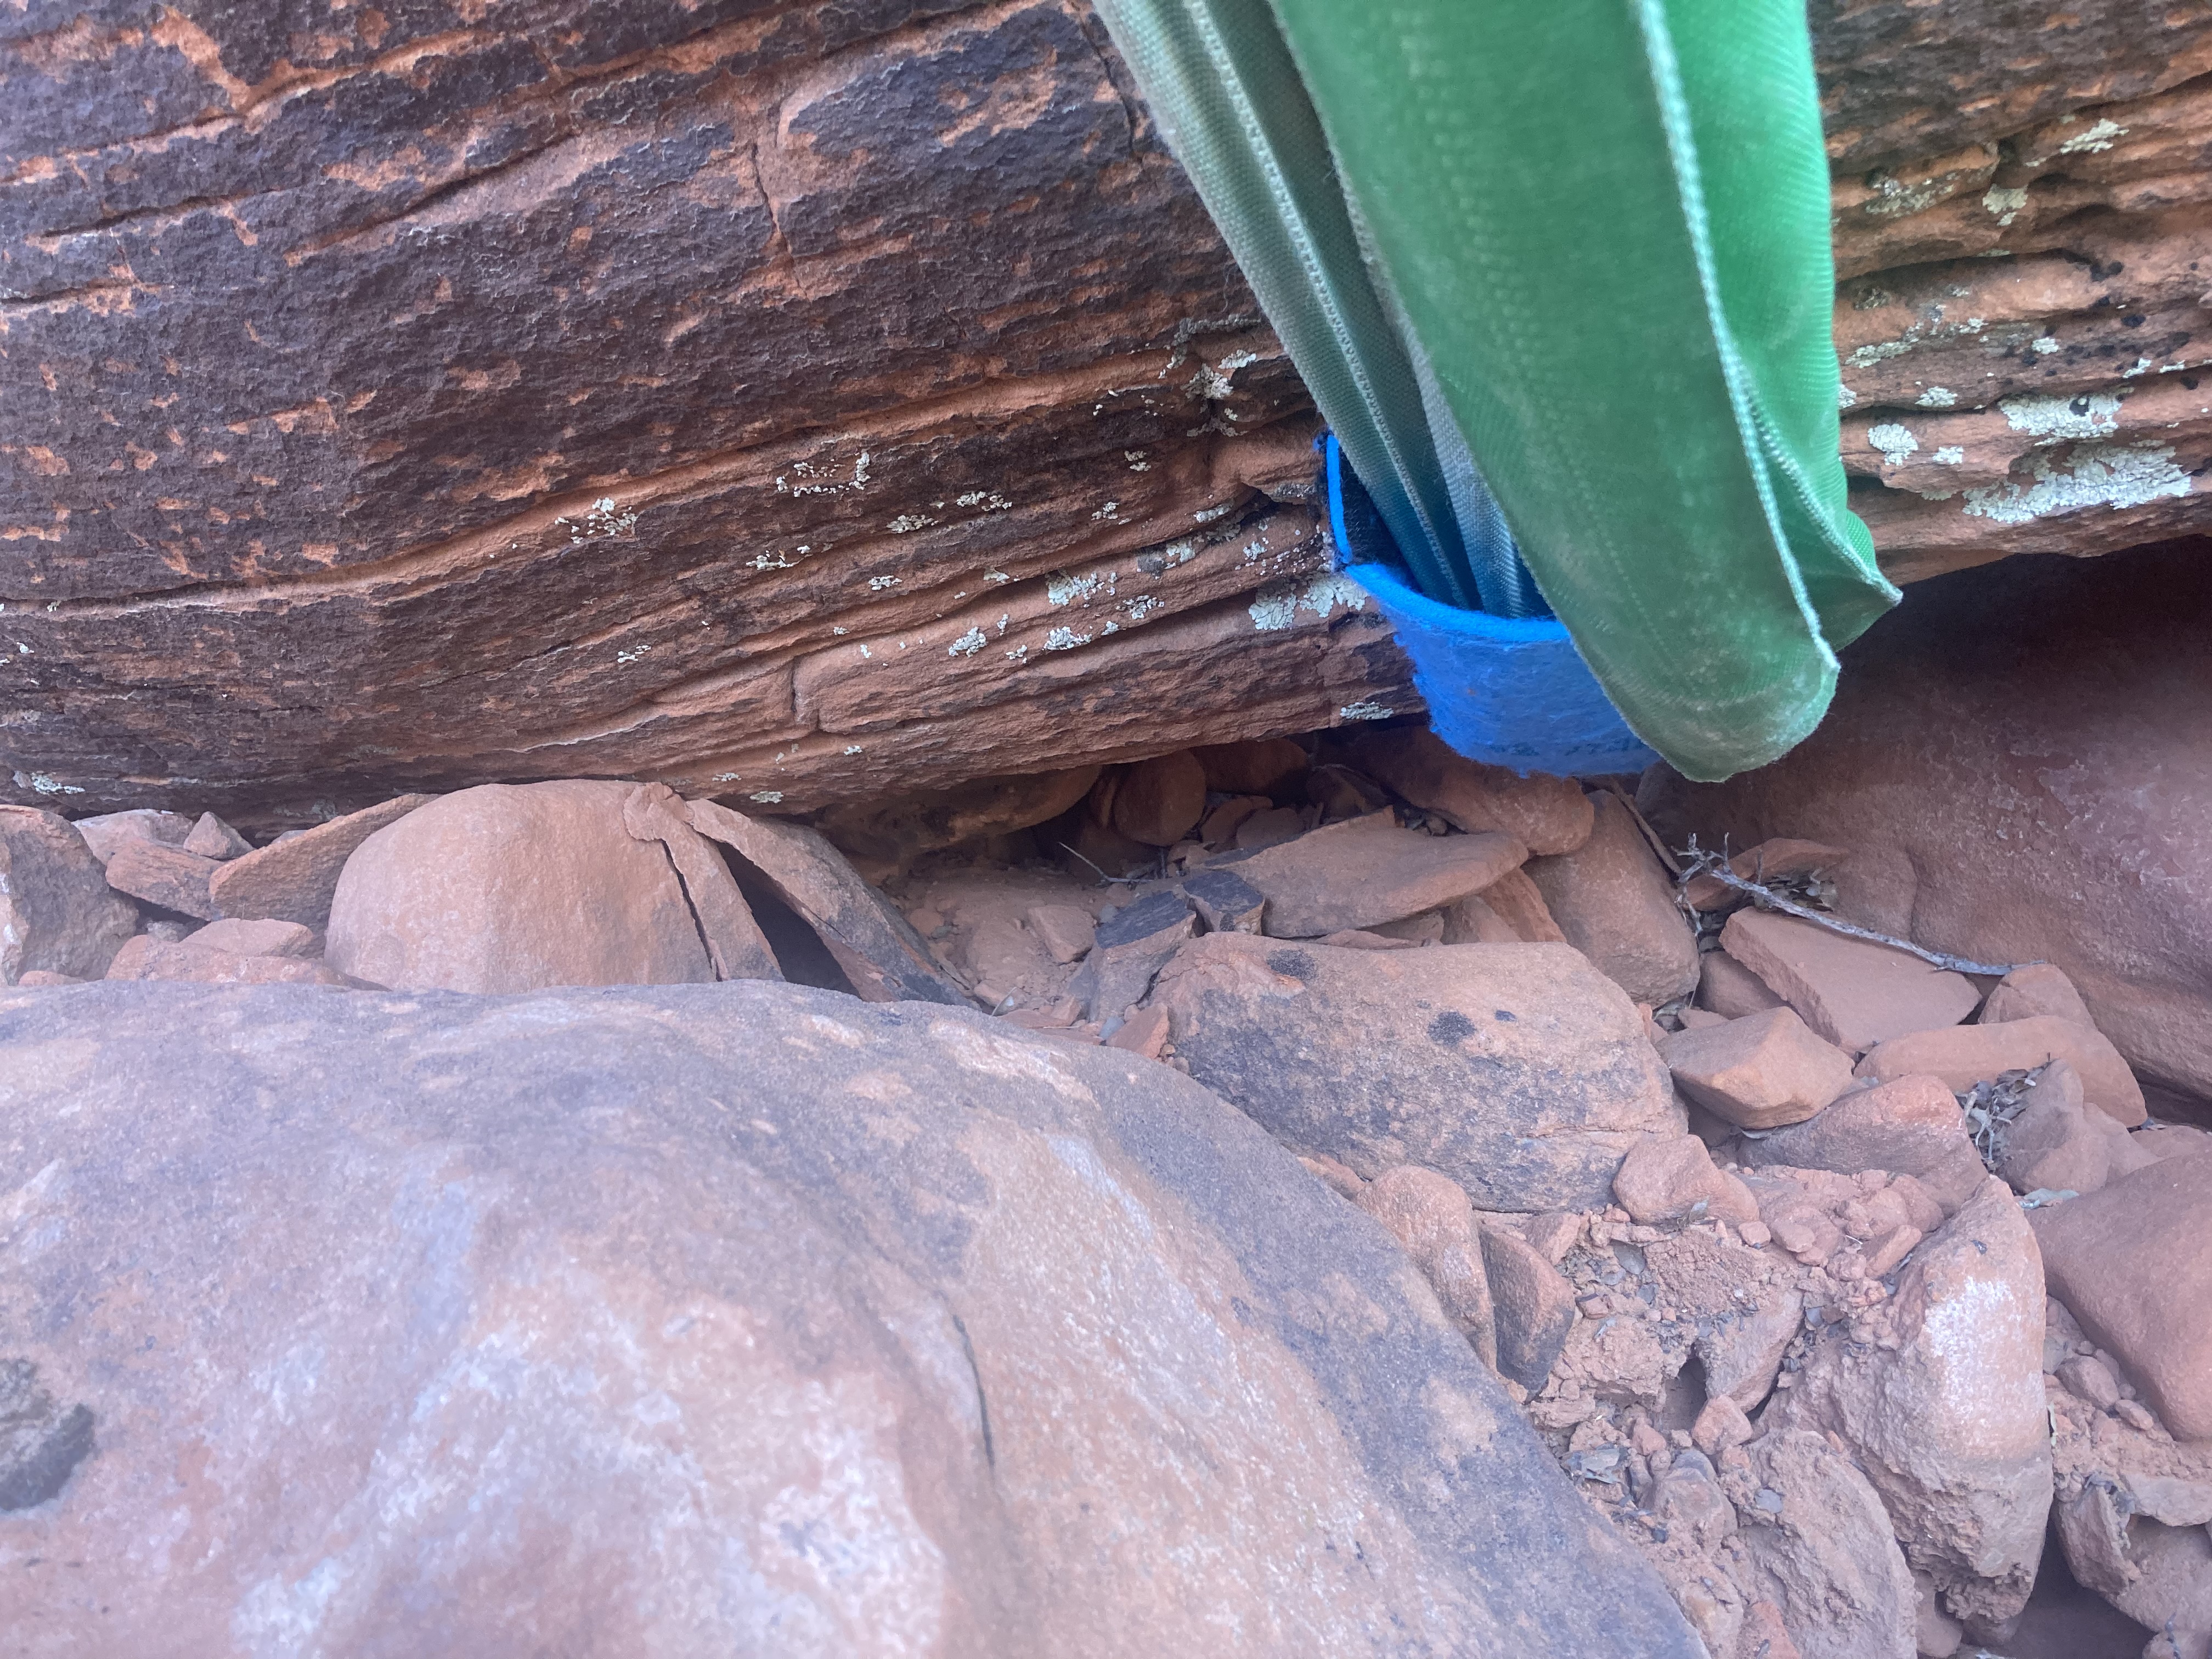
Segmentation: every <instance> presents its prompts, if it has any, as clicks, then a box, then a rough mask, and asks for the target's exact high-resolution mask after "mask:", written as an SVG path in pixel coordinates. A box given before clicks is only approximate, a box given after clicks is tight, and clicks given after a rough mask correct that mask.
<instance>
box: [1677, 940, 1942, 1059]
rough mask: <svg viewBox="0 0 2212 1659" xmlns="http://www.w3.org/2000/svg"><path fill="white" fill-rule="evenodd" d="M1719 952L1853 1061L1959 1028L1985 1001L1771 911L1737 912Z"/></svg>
mask: <svg viewBox="0 0 2212 1659" xmlns="http://www.w3.org/2000/svg"><path fill="white" fill-rule="evenodd" d="M1721 948H1722V949H1723V950H1725V951H1727V952H1728V953H1729V955H1730V956H1732V957H1735V959H1736V960H1737V961H1738V962H1740V963H1742V964H1743V965H1744V966H1745V967H1747V968H1748V969H1751V970H1752V972H1753V973H1754V974H1757V975H1759V978H1760V979H1762V980H1764V981H1765V982H1766V986H1767V988H1768V989H1769V990H1771V991H1772V992H1773V993H1774V994H1775V995H1777V996H1778V997H1780V998H1781V999H1782V1000H1784V1002H1786V1003H1788V1004H1789V1005H1790V1006H1791V1007H1792V1008H1795V1009H1796V1011H1797V1013H1798V1016H1799V1018H1802V1019H1803V1020H1804V1022H1805V1023H1806V1024H1808V1025H1809V1026H1811V1027H1812V1028H1813V1029H1814V1030H1815V1031H1817V1032H1818V1033H1819V1034H1820V1036H1823V1037H1825V1038H1826V1039H1827V1041H1829V1042H1832V1043H1834V1044H1835V1045H1836V1047H1838V1048H1847V1049H1849V1050H1850V1052H1851V1053H1852V1054H1864V1053H1865V1052H1866V1051H1867V1050H1868V1049H1869V1048H1873V1047H1874V1046H1875V1044H1876V1043H1878V1042H1887V1041H1888V1040H1889V1039H1890V1038H1892V1037H1895V1036H1905V1034H1906V1033H1907V1032H1911V1031H1926V1030H1935V1029H1936V1028H1938V1027H1941V1026H1946V1025H1956V1024H1958V1023H1959V1022H1960V1020H1962V1019H1964V1018H1966V1016H1967V1015H1968V1014H1971V1013H1972V1012H1974V1006H1975V1005H1976V1004H1977V1003H1978V1002H1980V1001H1981V1000H1982V996H1981V993H1980V992H1978V991H1977V990H1976V989H1975V988H1974V982H1973V981H1972V980H1970V979H1968V978H1967V977H1966V975H1964V974H1954V973H1950V972H1948V971H1947V970H1946V969H1941V968H1937V967H1934V966H1932V965H1931V964H1929V963H1925V962H1923V961H1922V960H1921V959H1920V958H1919V957H1916V956H1912V955H1911V954H1909V953H1908V952H1906V951H1898V950H1893V949H1892V948H1891V947H1890V946H1888V945H1875V944H1872V943H1869V941H1868V940H1865V939H1852V938H1850V937H1849V936H1847V935H1845V934H1843V933H1830V932H1829V931H1828V930H1827V929H1826V928H1825V927H1821V926H1820V925H1819V924H1818V923H1817V922H1810V921H1800V920H1798V919H1797V918H1796V916H1784V915H1775V914H1774V913H1773V912H1771V911H1766V910H1739V911H1737V912H1736V913H1735V915H1732V916H1730V917H1729V920H1728V926H1727V927H1724V928H1723V929H1722V930H1721Z"/></svg>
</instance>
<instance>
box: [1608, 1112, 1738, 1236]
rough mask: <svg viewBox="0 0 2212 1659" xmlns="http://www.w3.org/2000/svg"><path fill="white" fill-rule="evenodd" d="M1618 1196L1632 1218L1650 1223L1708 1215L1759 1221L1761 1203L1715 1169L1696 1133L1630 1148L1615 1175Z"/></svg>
mask: <svg viewBox="0 0 2212 1659" xmlns="http://www.w3.org/2000/svg"><path fill="white" fill-rule="evenodd" d="M1613 1197H1614V1199H1615V1200H1617V1201H1618V1202H1619V1203H1620V1207H1621V1208H1622V1209H1624V1210H1626V1211H1627V1212H1628V1213H1629V1216H1630V1218H1632V1219H1633V1220H1635V1221H1638V1222H1641V1223H1643V1224H1644V1225H1647V1226H1649V1225H1657V1224H1660V1223H1662V1222H1670V1221H1684V1220H1691V1219H1698V1220H1702V1219H1704V1218H1705V1217H1707V1216H1719V1217H1721V1218H1723V1219H1724V1220H1729V1221H1735V1222H1746V1221H1756V1220H1757V1219H1759V1206H1758V1204H1757V1202H1756V1201H1755V1200H1753V1198H1752V1196H1751V1194H1750V1193H1749V1192H1748V1191H1747V1190H1746V1188H1745V1187H1744V1184H1743V1183H1742V1182H1741V1181H1739V1180H1737V1179H1736V1178H1735V1176H1732V1175H1730V1174H1729V1173H1728V1172H1727V1171H1726V1170H1721V1169H1718V1168H1716V1167H1715V1165H1714V1164H1713V1158H1712V1154H1711V1152H1708V1151H1707V1150H1706V1148H1705V1142H1704V1141H1702V1140H1700V1139H1698V1138H1697V1136H1695V1135H1674V1136H1668V1137H1663V1138H1662V1137H1657V1136H1655V1137H1653V1138H1651V1139H1647V1140H1642V1141H1639V1142H1638V1143H1637V1144H1636V1145H1635V1146H1632V1147H1630V1148H1629V1150H1628V1156H1627V1157H1626V1158H1623V1159H1622V1160H1621V1164H1620V1169H1619V1170H1616V1171H1615V1172H1614V1174H1613Z"/></svg>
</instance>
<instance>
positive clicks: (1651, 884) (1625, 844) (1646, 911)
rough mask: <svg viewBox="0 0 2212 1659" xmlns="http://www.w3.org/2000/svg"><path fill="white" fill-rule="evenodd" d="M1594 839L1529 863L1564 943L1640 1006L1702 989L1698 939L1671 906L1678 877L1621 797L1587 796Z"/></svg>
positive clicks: (1531, 873) (1532, 875) (1679, 912)
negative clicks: (1664, 865) (1665, 864)
mask: <svg viewBox="0 0 2212 1659" xmlns="http://www.w3.org/2000/svg"><path fill="white" fill-rule="evenodd" d="M1590 799H1591V809H1592V813H1593V823H1592V827H1591V829H1590V833H1589V838H1588V839H1587V840H1585V841H1584V842H1583V844H1582V845H1581V846H1579V847H1577V848H1575V850H1574V851H1573V852H1571V853H1568V854H1561V855H1559V856H1558V857H1555V858H1540V859H1531V860H1529V861H1528V877H1529V879H1530V880H1532V881H1534V883H1535V884H1536V887H1537V890H1539V891H1540V892H1541V893H1542V895H1543V896H1544V902H1545V904H1546V906H1547V908H1549V909H1550V912H1551V915H1552V919H1553V921H1554V922H1556V923H1557V924H1558V926H1559V931H1560V932H1561V933H1564V934H1565V936H1566V940H1567V943H1568V944H1570V945H1573V946H1574V947H1575V948H1576V949H1577V950H1578V951H1581V952H1583V955H1585V956H1587V957H1589V959H1590V960H1591V961H1592V962H1594V963H1596V964H1597V966H1598V969H1599V970H1600V971H1601V972H1602V973H1603V974H1604V975H1606V976H1607V978H1609V979H1611V980H1612V981H1613V982H1614V983H1615V984H1617V985H1619V986H1620V987H1621V988H1622V989H1623V990H1625V991H1626V992H1627V993H1628V994H1629V995H1630V996H1631V997H1632V998H1633V999H1635V1000H1637V1001H1638V1002H1646V1003H1650V1005H1651V1006H1653V1007H1655V1008H1656V1007H1657V1006H1659V1005H1660V1004H1662V1003H1664V1002H1671V1001H1673V1000H1674V999H1675V998H1676V997H1682V996H1687V995H1689V994H1690V993H1691V992H1692V991H1694V990H1695V989H1697V987H1698V940H1697V936H1696V934H1694V933H1692V932H1691V930H1690V923H1689V920H1688V918H1687V917H1686V916H1684V915H1683V914H1682V912H1681V909H1680V907H1679V906H1678V905H1677V904H1676V903H1675V902H1674V881H1673V878H1671V877H1669V876H1668V872H1666V870H1665V869H1664V868H1662V866H1661V865H1660V863H1659V860H1658V858H1657V857H1656V855H1655V854H1653V853H1652V851H1651V848H1650V843H1649V842H1646V841H1645V840H1644V832H1643V830H1642V829H1638V827H1637V823H1636V820H1635V818H1634V817H1632V815H1631V814H1630V812H1629V811H1628V809H1627V808H1626V806H1624V805H1621V804H1620V800H1619V799H1617V798H1616V797H1614V796H1613V795H1610V794H1598V795H1595V796H1593V797H1591V798H1590Z"/></svg>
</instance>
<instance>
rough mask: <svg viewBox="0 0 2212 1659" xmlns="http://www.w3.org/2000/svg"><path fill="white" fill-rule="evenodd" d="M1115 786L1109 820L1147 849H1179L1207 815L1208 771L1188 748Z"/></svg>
mask: <svg viewBox="0 0 2212 1659" xmlns="http://www.w3.org/2000/svg"><path fill="white" fill-rule="evenodd" d="M1102 782H1103V780H1102ZM1115 785H1116V787H1115V789H1114V792H1113V805H1112V807H1111V810H1110V813H1109V818H1108V821H1109V823H1111V825H1112V827H1113V829H1114V830H1115V833H1116V834H1118V835H1123V836H1127V837H1128V838H1129V839H1130V840H1131V841H1135V842H1143V843H1144V844H1145V845H1146V846H1147V847H1172V846H1174V845H1175V844H1176V842H1179V841H1181V840H1182V838H1183V837H1184V836H1187V835H1188V834H1189V833H1190V832H1191V831H1192V830H1193V829H1196V828H1197V827H1198V821H1199V819H1200V818H1201V817H1205V816H1206V768H1205V767H1204V766H1202V765H1200V763H1199V759H1198V757H1197V756H1195V755H1194V754H1193V753H1192V752H1191V751H1190V750H1188V749H1179V750H1176V751H1175V752H1174V753H1173V754H1170V755H1155V756H1153V757H1152V758H1151V759H1149V760H1142V761H1139V762H1138V763H1136V764H1135V765H1134V766H1132V767H1130V768H1128V769H1127V770H1125V771H1123V772H1121V774H1119V775H1118V776H1117V777H1116V778H1115ZM1092 799H1094V801H1095V800H1096V799H1097V796H1096V795H1095V794H1094V795H1093V797H1092Z"/></svg>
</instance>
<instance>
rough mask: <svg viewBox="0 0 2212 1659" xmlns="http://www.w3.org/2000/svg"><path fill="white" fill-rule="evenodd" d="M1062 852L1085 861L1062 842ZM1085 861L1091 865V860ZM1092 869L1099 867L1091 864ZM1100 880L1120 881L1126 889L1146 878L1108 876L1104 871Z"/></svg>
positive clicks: (1099, 872)
mask: <svg viewBox="0 0 2212 1659" xmlns="http://www.w3.org/2000/svg"><path fill="white" fill-rule="evenodd" d="M1060 851H1061V852H1063V853H1066V854H1070V855H1072V856H1073V857H1075V858H1079V859H1083V854H1080V853H1078V852H1077V851H1076V850H1075V849H1074V848H1073V847H1070V846H1069V845H1068V844H1067V843H1066V842H1060ZM1083 861H1084V862H1085V864H1091V860H1089V859H1083ZM1091 868H1092V869H1094V870H1098V866H1097V865H1095V864H1091ZM1098 879H1099V880H1101V881H1104V882H1116V881H1118V882H1120V883H1121V884H1122V885H1123V886H1125V887H1133V886H1135V885H1136V884H1137V883H1139V881H1142V880H1143V879H1144V878H1143V877H1141V876H1109V875H1108V874H1107V873H1106V872H1104V871H1103V870H1098Z"/></svg>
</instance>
